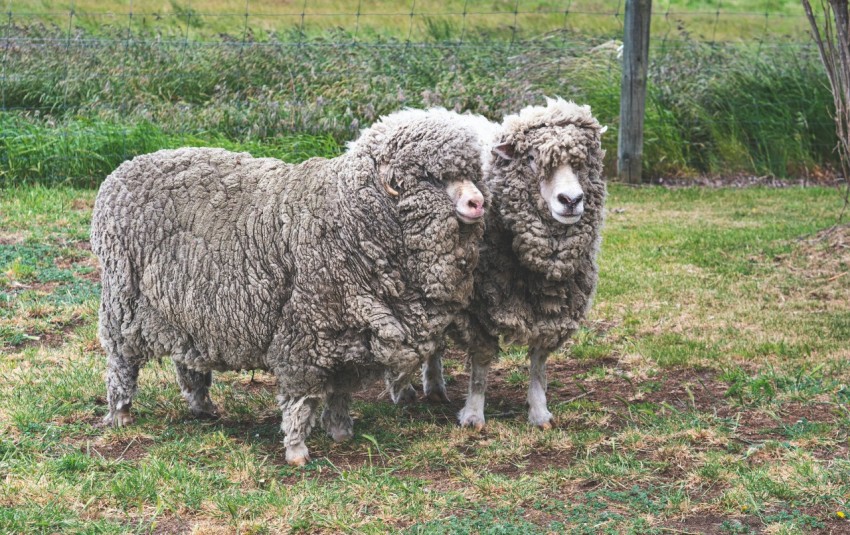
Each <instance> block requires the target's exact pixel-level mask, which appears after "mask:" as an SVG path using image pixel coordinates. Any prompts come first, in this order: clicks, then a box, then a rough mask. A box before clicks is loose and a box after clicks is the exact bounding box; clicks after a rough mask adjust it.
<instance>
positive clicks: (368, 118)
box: [0, 0, 835, 186]
mask: <svg viewBox="0 0 850 535" xmlns="http://www.w3.org/2000/svg"><path fill="white" fill-rule="evenodd" d="M684 4H685V2H681V3H680V2H672V1H671V2H669V4H665V3H660V4H659V3H658V2H656V5H655V6H653V7H654V11H653V20H652V30H651V35H652V37H651V44H650V50H651V51H650V66H649V81H650V86H649V91H648V96H647V109H646V121H645V136H644V140H645V143H644V171H645V175H648V176H650V177H653V178H658V177H662V176H669V175H680V176H681V175H695V174H734V173H744V174H758V175H763V174H772V175H777V176H799V175H812V176H814V177H817V176H819V175H820V174H823V173H824V172H825V171H827V170H828V168H829V166H830V165H831V163H832V162H833V159H834V155H833V148H834V146H835V141H834V134H833V123H832V119H831V117H830V107H831V105H832V98H831V96H830V94H829V91H828V90H827V88H826V86H825V84H824V81H825V78H824V75H823V74H822V68H821V66H820V64H819V62H818V59H817V55H816V51H815V49H814V48H813V47H812V45H811V44H810V42H809V37H808V34H807V33H806V30H807V23H806V20H805V17H804V15H803V13H802V9H801V8H800V7H799V6H798V5H797V4H796V3H794V2H779V1H774V2H758V3H757V5H758V6H759V7H758V9H740V8H738V7H736V6H737V5H738V4H737V3H735V4H730V5H729V6H725V5H724V3H723V2H722V1H715V2H710V1H707V0H706V1H703V2H687V5H689V6H693V5H696V6H697V7H696V8H689V9H685V8H684V7H680V5H684ZM104 6H105V7H104ZM623 10H624V6H623V4H622V3H621V2H617V1H603V2H594V1H589V0H588V1H573V2H571V1H554V0H553V1H547V0H538V1H535V2H531V1H527V0H510V1H507V0H492V1H487V2H483V1H472V0H453V1H451V0H450V1H447V2H436V1H433V0H371V1H370V0H353V1H343V0H320V1H305V0H297V1H293V2H279V1H272V0H247V1H245V0H239V1H237V0H206V1H203V2H202V1H196V2H189V1H186V0H184V1H182V2H181V1H178V0H171V1H163V0H156V1H153V0H143V1H139V0H127V1H123V2H119V1H109V0H101V1H94V0H78V1H77V2H72V3H69V2H60V1H55V2H50V1H45V2H41V3H38V4H37V5H36V4H34V3H31V2H23V1H18V0H12V1H9V2H7V3H6V6H5V9H4V12H3V20H2V26H0V47H2V60H1V61H2V67H0V68H1V69H2V71H0V129H1V130H0V184H14V183H22V182H33V181H35V182H49V183H55V182H63V181H64V182H68V183H72V184H78V185H85V186H95V185H97V184H98V183H99V181H100V180H101V179H102V178H103V176H105V175H106V174H107V173H108V172H109V171H110V170H111V169H113V168H114V167H115V166H117V164H118V163H120V162H121V161H123V160H124V159H127V158H129V157H132V156H133V155H135V154H139V153H143V152H149V151H152V150H157V149H159V148H163V147H174V146H182V145H217V146H225V147H228V148H233V149H245V150H249V151H250V152H252V153H255V154H258V155H273V156H278V157H281V158H284V159H287V160H290V161H297V160H300V159H303V158H306V157H308V156H311V155H333V154H335V153H337V152H338V151H339V150H340V147H341V145H342V144H343V143H344V142H345V141H347V140H349V139H352V138H353V137H355V136H356V135H357V132H358V130H359V128H361V127H362V126H365V125H367V124H369V123H370V122H372V121H374V120H375V119H376V118H377V117H378V116H380V115H381V114H383V113H387V112H390V111H393V110H395V109H398V108H400V107H403V106H414V107H421V106H432V105H442V106H446V107H449V108H455V109H458V110H470V111H474V112H478V113H483V114H485V115H487V116H489V117H491V118H494V119H496V118H500V117H502V116H503V115H504V114H506V113H510V112H513V111H516V110H518V109H520V108H521V107H522V106H525V105H528V104H532V103H540V102H541V101H542V97H543V96H544V95H560V96H563V97H566V98H571V99H574V100H577V101H581V102H587V103H589V104H591V105H592V106H593V109H594V112H595V113H596V114H597V115H598V116H599V118H600V120H601V121H602V122H603V123H605V124H608V125H609V126H611V129H610V130H609V132H610V134H607V135H606V137H607V139H606V140H605V143H606V147H607V148H608V149H609V151H608V152H609V155H608V160H607V167H608V169H609V170H610V171H612V172H615V170H616V134H617V126H618V117H619V94H620V71H621V62H620V59H619V51H620V42H619V40H620V39H621V38H622V32H623V24H622V23H623V14H624V11H623Z"/></svg>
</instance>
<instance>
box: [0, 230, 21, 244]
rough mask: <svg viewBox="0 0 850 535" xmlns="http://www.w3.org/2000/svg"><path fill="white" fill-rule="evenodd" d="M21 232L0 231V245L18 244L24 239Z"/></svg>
mask: <svg viewBox="0 0 850 535" xmlns="http://www.w3.org/2000/svg"><path fill="white" fill-rule="evenodd" d="M26 239H27V235H26V234H24V233H23V232H0V245H20V244H22V243H24V241H26Z"/></svg>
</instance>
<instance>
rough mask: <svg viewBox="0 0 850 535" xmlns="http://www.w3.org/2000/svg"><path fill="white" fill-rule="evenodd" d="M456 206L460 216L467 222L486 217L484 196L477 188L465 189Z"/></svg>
mask: <svg viewBox="0 0 850 535" xmlns="http://www.w3.org/2000/svg"><path fill="white" fill-rule="evenodd" d="M455 206H456V208H457V213H458V215H460V216H461V217H462V218H465V219H466V220H467V221H472V220H476V219H480V218H481V216H483V215H484V195H482V194H481V192H480V191H479V190H478V188H476V187H475V186H471V187H469V188H465V189H464V191H463V193H462V194H461V196H460V198H459V199H458V200H457V204H456V205H455Z"/></svg>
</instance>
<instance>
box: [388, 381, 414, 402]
mask: <svg viewBox="0 0 850 535" xmlns="http://www.w3.org/2000/svg"><path fill="white" fill-rule="evenodd" d="M416 398H417V395H416V389H415V388H413V385H407V386H406V387H404V388H403V389H402V390H401V391H400V392H399V393H398V394H397V395H396V396H395V399H394V400H393V401H395V404H396V405H409V404H411V403H416Z"/></svg>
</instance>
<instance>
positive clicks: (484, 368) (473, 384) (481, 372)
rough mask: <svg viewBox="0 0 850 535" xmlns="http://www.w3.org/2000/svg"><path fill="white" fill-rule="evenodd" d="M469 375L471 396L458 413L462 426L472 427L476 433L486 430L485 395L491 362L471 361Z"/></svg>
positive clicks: (468, 395)
mask: <svg viewBox="0 0 850 535" xmlns="http://www.w3.org/2000/svg"><path fill="white" fill-rule="evenodd" d="M471 360H472V362H471V367H472V369H471V370H470V374H469V394H467V396H466V404H465V405H464V406H463V409H461V411H460V413H458V415H457V417H458V419H459V420H460V425H461V426H463V427H472V428H475V430H476V431H481V430H483V429H484V423H485V422H484V393H485V391H486V390H487V372H488V371H490V360H486V361H483V362H482V361H478V360H476V359H471Z"/></svg>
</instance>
